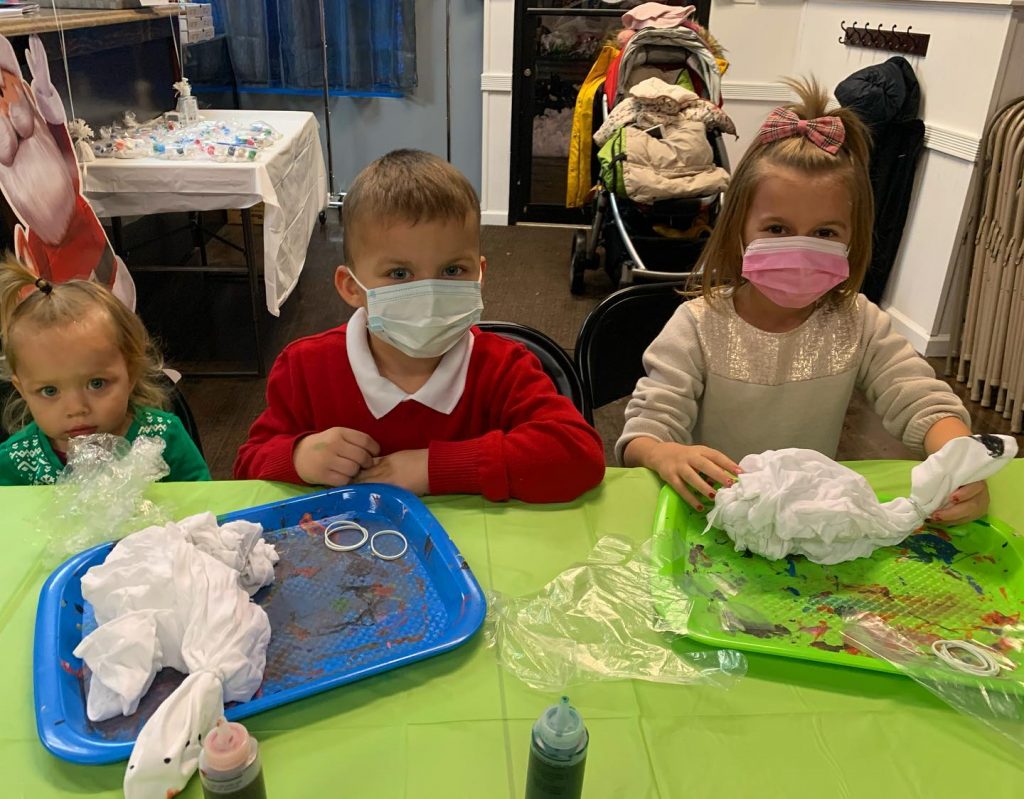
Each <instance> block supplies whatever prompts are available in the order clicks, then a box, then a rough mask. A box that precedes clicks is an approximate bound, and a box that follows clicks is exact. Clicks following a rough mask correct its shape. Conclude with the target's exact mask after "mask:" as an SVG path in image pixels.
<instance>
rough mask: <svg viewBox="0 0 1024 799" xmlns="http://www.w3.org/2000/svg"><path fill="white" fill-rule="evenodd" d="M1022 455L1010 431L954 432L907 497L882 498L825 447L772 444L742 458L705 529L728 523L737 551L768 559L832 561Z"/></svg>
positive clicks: (920, 517) (869, 548) (869, 545)
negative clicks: (772, 447)
mask: <svg viewBox="0 0 1024 799" xmlns="http://www.w3.org/2000/svg"><path fill="white" fill-rule="evenodd" d="M1016 454H1017V442H1016V440H1015V439H1013V438H1012V437H1010V436H994V435H983V436H969V437H967V436H965V437H961V438H954V439H953V440H951V441H949V442H948V443H947V444H946V445H945V446H944V447H942V449H940V450H939V451H938V452H936V453H934V454H932V455H931V456H930V457H929V458H928V459H927V460H925V461H924V462H922V463H920V464H918V465H917V466H915V467H914V469H913V471H912V472H911V478H910V479H911V491H910V496H909V497H903V498H900V499H894V500H892V501H891V502H884V503H883V502H879V501H878V498H877V497H876V496H875V492H874V491H873V490H872V488H871V486H870V485H869V484H868V481H867V480H866V479H864V477H862V476H861V475H859V474H857V473H856V472H854V471H853V470H852V469H848V468H846V467H845V466H841V465H840V464H838V463H836V462H835V461H833V460H831V459H830V458H827V457H825V456H824V455H822V454H821V453H820V452H815V451H814V450H807V449H781V450H769V451H768V452H764V453H761V454H760V455H748V456H746V457H745V458H743V460H741V461H740V463H739V465H740V468H741V469H742V470H743V472H742V474H741V475H740V477H739V479H738V480H737V481H736V483H735V484H734V485H733V486H732V487H730V488H723V489H721V490H720V491H718V494H717V495H716V497H715V506H714V508H712V510H711V512H710V513H709V514H708V525H707V527H706V528H705V532H707V531H708V530H710V529H711V528H712V527H717V528H719V529H721V530H723V531H724V532H725V533H726V534H727V535H728V536H729V537H730V538H731V539H732V541H733V543H734V544H735V545H736V550H737V551H740V552H743V551H746V550H749V551H751V552H754V553H755V554H758V555H762V556H764V557H766V558H768V559H769V560H778V559H780V558H784V557H786V556H787V555H804V556H806V557H807V559H808V560H811V561H813V562H815V563H823V564H833V563H842V562H843V561H847V560H853V559H854V558H863V557H867V556H869V555H870V554H871V553H872V552H874V551H875V550H876V549H878V548H879V547H885V546H893V545H895V544H898V543H899V542H900V541H902V540H903V539H904V538H906V537H907V536H908V535H910V533H912V532H914V530H916V529H917V528H918V527H920V526H921V524H922V523H923V522H924V521H925V519H927V518H928V517H929V516H930V515H931V514H932V513H933V512H934V511H936V510H938V509H939V508H940V507H942V506H943V505H945V504H946V503H947V502H948V500H949V497H950V496H951V495H952V494H953V492H954V491H956V489H957V488H959V487H960V486H962V485H966V484H968V483H974V482H977V481H979V480H985V479H987V478H989V477H991V476H992V475H993V474H995V473H996V472H998V471H999V470H1000V469H1002V468H1003V466H1005V465H1006V464H1007V462H1009V461H1010V460H1011V459H1012V458H1013V457H1014V456H1015V455H1016Z"/></svg>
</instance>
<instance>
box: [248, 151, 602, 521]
mask: <svg viewBox="0 0 1024 799" xmlns="http://www.w3.org/2000/svg"><path fill="white" fill-rule="evenodd" d="M343 233H344V239H343V247H344V257H345V265H344V266H340V267H338V270H337V272H336V274H335V278H334V283H335V286H336V288H337V290H338V294H340V295H341V298H342V299H343V300H344V301H345V302H347V303H348V304H349V305H351V306H352V307H354V308H356V309H357V310H356V312H355V314H354V315H353V316H352V318H351V320H350V321H349V322H348V324H346V325H342V326H341V327H337V328H334V329H333V330H328V331H326V332H325V333H321V334H319V335H316V336H310V337H308V338H303V339H300V340H298V341H295V342H293V343H291V344H290V345H288V347H286V348H285V350H284V351H283V352H282V353H281V355H280V356H279V357H278V359H277V361H276V362H275V363H274V368H273V369H272V370H271V372H270V378H269V380H268V382H267V409H266V410H265V411H264V412H263V413H262V414H261V415H260V416H259V418H258V419H257V420H256V421H255V422H254V423H253V426H252V428H251V429H250V430H249V440H248V441H246V443H245V444H244V445H243V446H242V448H241V449H240V450H239V452H238V458H237V460H236V461H235V477H236V478H238V479H260V480H281V481H285V482H292V483H309V484H312V485H328V486H340V485H346V484H348V483H360V482H381V483H391V484H393V485H397V486H401V487H403V488H406V489H409V490H410V491H413V492H415V493H417V494H455V493H458V494H482V495H483V496H484V497H486V498H487V499H489V500H507V499H521V500H525V501H527V502H567V501H569V500H572V499H575V498H576V497H578V496H579V495H580V494H582V493H583V492H584V491H587V490H589V489H591V488H593V487H594V486H596V485H597V484H598V483H600V482H601V479H602V477H603V475H604V453H603V447H602V445H601V440H600V438H599V437H598V435H597V433H596V432H595V431H594V429H593V428H592V427H591V426H590V425H588V424H587V423H586V421H584V419H583V417H582V416H580V414H579V412H578V411H577V410H576V409H575V407H574V406H573V405H572V403H571V402H570V401H569V400H568V399H566V398H565V397H563V396H561V395H559V394H558V393H557V391H556V390H555V387H554V384H553V383H552V382H551V380H550V379H549V378H548V376H547V375H546V374H545V373H544V371H543V370H542V369H541V366H540V362H539V361H538V360H537V359H536V357H534V356H533V355H532V354H531V353H530V352H528V351H527V349H526V348H525V347H523V346H522V345H521V344H517V343H515V342H512V341H510V340H508V339H505V338H502V337H501V336H498V335H495V334H493V333H482V332H480V331H479V330H477V329H475V328H473V327H472V326H473V325H474V324H475V323H476V322H477V321H479V319H480V312H481V310H482V309H483V303H482V301H481V299H480V283H481V278H482V276H483V272H484V269H485V268H486V266H487V262H486V260H485V259H484V258H483V257H481V255H480V205H479V200H478V199H477V196H476V192H475V191H474V190H473V187H472V186H471V185H470V183H469V181H467V180H466V178H465V177H464V176H463V175H462V174H461V173H460V172H459V171H458V170H457V169H455V168H454V167H452V166H451V165H450V164H448V163H446V162H445V161H443V160H441V159H440V158H437V157H436V156H433V155H429V154H427V153H423V152H419V151H415V150H398V151H395V152H392V153H389V154H388V155H385V156H384V157H382V158H380V159H378V160H377V161H375V162H373V163H372V164H370V166H368V167H367V168H366V169H364V170H363V171H362V172H361V173H360V174H359V176H358V177H357V178H356V180H355V182H354V183H353V184H352V188H351V190H350V191H349V192H348V194H347V195H346V196H345V210H344V217H343Z"/></svg>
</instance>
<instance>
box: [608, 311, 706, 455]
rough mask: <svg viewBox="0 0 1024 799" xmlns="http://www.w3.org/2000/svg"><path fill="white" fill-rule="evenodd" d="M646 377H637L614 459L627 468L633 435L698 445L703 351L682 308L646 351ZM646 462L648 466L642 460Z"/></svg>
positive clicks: (691, 322)
mask: <svg viewBox="0 0 1024 799" xmlns="http://www.w3.org/2000/svg"><path fill="white" fill-rule="evenodd" d="M644 371H646V372H647V376H646V377H641V378H640V380H638V381H637V384H636V388H635V389H634V390H633V397H632V399H630V401H629V404H628V405H627V406H626V424H625V426H624V427H623V429H622V436H620V438H619V440H618V442H616V444H615V458H616V460H617V461H618V462H619V463H623V464H625V465H627V466H630V465H641V464H640V463H639V461H637V462H635V463H630V462H629V461H627V460H626V458H625V451H626V447H627V446H628V445H629V444H630V442H632V441H633V440H634V439H639V438H642V437H648V438H651V439H654V440H655V441H673V442H675V443H677V444H687V445H688V444H692V443H693V435H692V432H693V425H694V423H695V422H696V420H697V413H698V411H699V409H700V406H699V401H700V398H701V395H702V394H703V393H704V354H703V352H702V351H701V348H700V338H699V336H698V334H697V328H696V325H695V324H694V320H693V316H692V315H691V314H690V312H689V311H688V310H687V309H686V307H685V306H681V307H680V308H679V310H677V311H676V312H675V314H674V315H673V316H672V318H671V319H669V321H668V324H666V325H665V328H664V329H663V330H662V331H661V332H660V333H659V334H658V337H657V338H656V339H654V341H653V343H652V344H651V346H650V347H648V348H647V351H646V352H645V353H644ZM643 465H646V464H643Z"/></svg>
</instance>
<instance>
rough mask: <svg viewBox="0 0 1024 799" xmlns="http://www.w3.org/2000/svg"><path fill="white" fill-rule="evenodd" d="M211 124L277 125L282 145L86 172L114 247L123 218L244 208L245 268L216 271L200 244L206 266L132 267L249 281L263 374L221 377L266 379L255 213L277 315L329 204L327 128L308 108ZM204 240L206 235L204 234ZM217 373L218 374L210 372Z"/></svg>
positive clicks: (105, 162)
mask: <svg viewBox="0 0 1024 799" xmlns="http://www.w3.org/2000/svg"><path fill="white" fill-rule="evenodd" d="M201 116H202V117H204V118H206V119H214V120H222V121H228V122H241V123H251V122H255V121H258V120H262V121H264V122H267V123H269V124H270V125H271V126H273V127H274V128H275V129H276V130H277V131H278V132H279V133H281V134H282V139H281V141H279V142H277V143H276V144H274V145H273V146H272V147H270V148H268V149H267V150H265V151H264V152H263V153H261V154H260V158H259V160H257V161H253V162H251V163H216V162H214V161H168V160H163V159H159V158H136V159H130V160H124V159H115V158H107V159H97V160H96V161H92V162H89V163H87V164H84V165H83V167H82V171H83V180H82V191H83V194H84V195H85V197H86V198H87V199H88V200H89V202H90V203H91V204H92V207H93V209H94V210H95V211H96V214H97V215H98V216H101V217H112V218H114V220H115V228H114V231H115V235H114V239H115V240H114V242H113V243H114V248H115V249H118V250H120V249H122V248H121V246H120V244H119V242H118V241H117V239H118V232H119V229H120V222H119V220H120V217H122V216H144V215H146V214H161V213H174V212H182V211H185V212H190V213H196V212H200V211H213V210H222V209H234V208H238V209H242V233H243V241H244V247H243V248H242V249H243V252H244V253H245V266H244V267H231V266H209V265H207V263H206V255H205V248H204V247H203V246H202V244H201V243H200V251H201V254H202V263H201V265H199V266H194V265H185V266H182V265H173V266H172V265H158V266H146V267H141V268H140V267H135V266H133V267H131V271H133V272H141V271H151V272H170V273H173V272H201V273H207V274H209V273H214V274H234V273H237V274H241V275H244V276H245V277H246V278H247V279H248V281H249V299H250V303H251V305H252V315H253V340H254V345H255V353H256V369H255V371H245V372H225V373H217V374H226V375H228V374H229V375H239V374H246V375H251V374H257V375H262V374H263V373H264V371H265V369H264V362H263V354H262V348H261V346H260V332H259V311H258V305H259V299H258V298H259V273H258V268H257V264H256V260H255V257H254V254H255V245H254V236H253V228H252V219H251V216H250V209H251V207H252V206H253V205H255V204H256V203H258V202H262V203H263V204H264V214H263V272H264V285H265V287H266V306H267V310H268V311H270V313H271V314H273V315H274V316H278V315H279V314H280V309H281V305H282V304H283V303H284V301H285V300H286V299H287V298H288V295H289V294H291V293H292V291H293V290H294V289H295V286H296V285H297V284H298V282H299V276H300V275H301V274H302V268H303V266H304V265H305V262H306V250H307V248H308V247H309V239H310V237H311V236H312V234H313V229H314V228H315V226H316V224H317V220H318V219H322V217H321V212H322V211H323V209H324V207H325V206H326V203H327V177H326V168H325V167H324V159H323V152H322V150H321V148H320V135H319V125H318V123H317V121H316V118H315V117H314V116H313V115H312V114H310V113H308V112H305V111H234V110H210V111H204V112H203V113H202V114H201ZM199 236H200V242H201V236H202V234H201V232H200V233H199ZM203 374H206V375H211V374H214V373H212V372H203Z"/></svg>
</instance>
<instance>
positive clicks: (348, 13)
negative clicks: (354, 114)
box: [213, 0, 416, 96]
mask: <svg viewBox="0 0 1024 799" xmlns="http://www.w3.org/2000/svg"><path fill="white" fill-rule="evenodd" d="M213 6H214V15H215V20H216V24H217V25H218V33H220V32H223V33H224V34H226V36H227V42H228V49H229V50H230V53H231V60H232V64H233V67H234V72H235V77H236V80H237V81H238V83H239V84H240V85H241V86H242V87H243V90H244V89H246V88H249V89H255V90H263V91H274V90H279V91H284V92H289V91H300V92H305V91H310V92H313V91H318V90H320V89H321V87H322V86H323V64H322V60H321V45H320V6H319V3H318V2H317V0H213ZM324 7H325V16H326V19H327V64H328V70H327V72H328V78H329V80H330V87H331V92H332V94H356V95H364V94H365V95H379V96H401V95H405V94H409V93H411V92H412V90H413V89H415V88H416V15H415V0H324Z"/></svg>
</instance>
